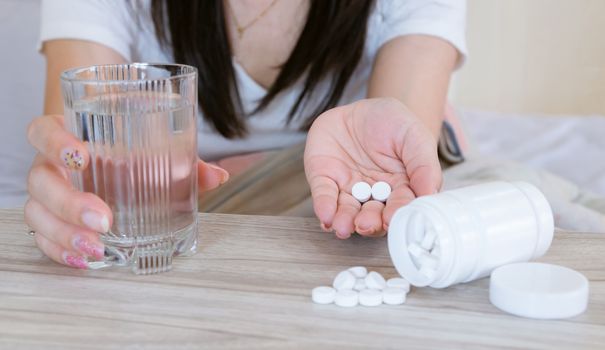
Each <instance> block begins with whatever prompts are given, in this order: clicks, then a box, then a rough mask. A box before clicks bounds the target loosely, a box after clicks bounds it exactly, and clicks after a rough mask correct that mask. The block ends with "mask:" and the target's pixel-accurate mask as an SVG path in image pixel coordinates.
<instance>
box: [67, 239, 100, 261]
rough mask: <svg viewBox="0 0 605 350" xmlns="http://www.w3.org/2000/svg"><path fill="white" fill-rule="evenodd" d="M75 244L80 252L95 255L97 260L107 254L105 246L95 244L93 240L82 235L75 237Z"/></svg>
mask: <svg viewBox="0 0 605 350" xmlns="http://www.w3.org/2000/svg"><path fill="white" fill-rule="evenodd" d="M73 246H74V248H75V249H76V250H78V251H79V252H80V253H82V254H84V255H86V256H89V257H93V258H95V259H97V260H100V259H103V257H104V256H105V248H104V247H103V246H99V245H97V244H94V243H92V242H91V241H89V240H87V239H85V238H83V237H80V236H77V237H76V238H74V240H73Z"/></svg>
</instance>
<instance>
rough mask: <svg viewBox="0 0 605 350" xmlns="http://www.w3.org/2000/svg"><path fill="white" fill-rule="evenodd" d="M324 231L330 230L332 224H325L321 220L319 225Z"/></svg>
mask: <svg viewBox="0 0 605 350" xmlns="http://www.w3.org/2000/svg"><path fill="white" fill-rule="evenodd" d="M319 226H321V229H322V230H323V231H324V232H332V231H333V230H332V226H330V225H326V224H324V223H323V222H322V223H321V224H320V225H319Z"/></svg>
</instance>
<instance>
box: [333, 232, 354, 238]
mask: <svg viewBox="0 0 605 350" xmlns="http://www.w3.org/2000/svg"><path fill="white" fill-rule="evenodd" d="M336 237H338V238H340V239H347V238H349V237H351V234H350V233H348V232H347V233H340V232H338V231H336Z"/></svg>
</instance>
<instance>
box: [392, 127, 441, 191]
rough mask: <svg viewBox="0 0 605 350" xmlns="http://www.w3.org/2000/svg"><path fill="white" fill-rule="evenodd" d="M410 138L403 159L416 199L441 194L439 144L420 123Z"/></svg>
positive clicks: (407, 140)
mask: <svg viewBox="0 0 605 350" xmlns="http://www.w3.org/2000/svg"><path fill="white" fill-rule="evenodd" d="M414 129H415V130H412V131H410V132H409V135H413V137H409V138H408V139H406V140H405V141H404V149H407V150H410V151H409V152H405V151H402V153H403V154H402V155H401V159H402V160H403V164H404V165H405V170H406V172H407V174H408V177H409V179H410V187H411V189H412V191H414V194H415V195H416V197H420V196H426V195H430V194H434V193H437V192H439V188H441V181H442V172H441V165H440V164H439V156H438V155H437V143H436V142H429V141H427V140H434V138H433V137H432V135H431V134H430V132H429V131H428V129H426V128H425V127H424V126H423V125H421V124H420V123H417V124H415V125H414ZM412 150H413V151H412Z"/></svg>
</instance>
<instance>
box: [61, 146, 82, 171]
mask: <svg viewBox="0 0 605 350" xmlns="http://www.w3.org/2000/svg"><path fill="white" fill-rule="evenodd" d="M61 159H62V160H63V164H65V166H66V167H68V168H70V169H74V170H77V169H82V166H83V165H84V158H83V157H82V155H81V154H80V151H78V150H77V149H71V148H66V149H64V150H63V151H62V152H61Z"/></svg>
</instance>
